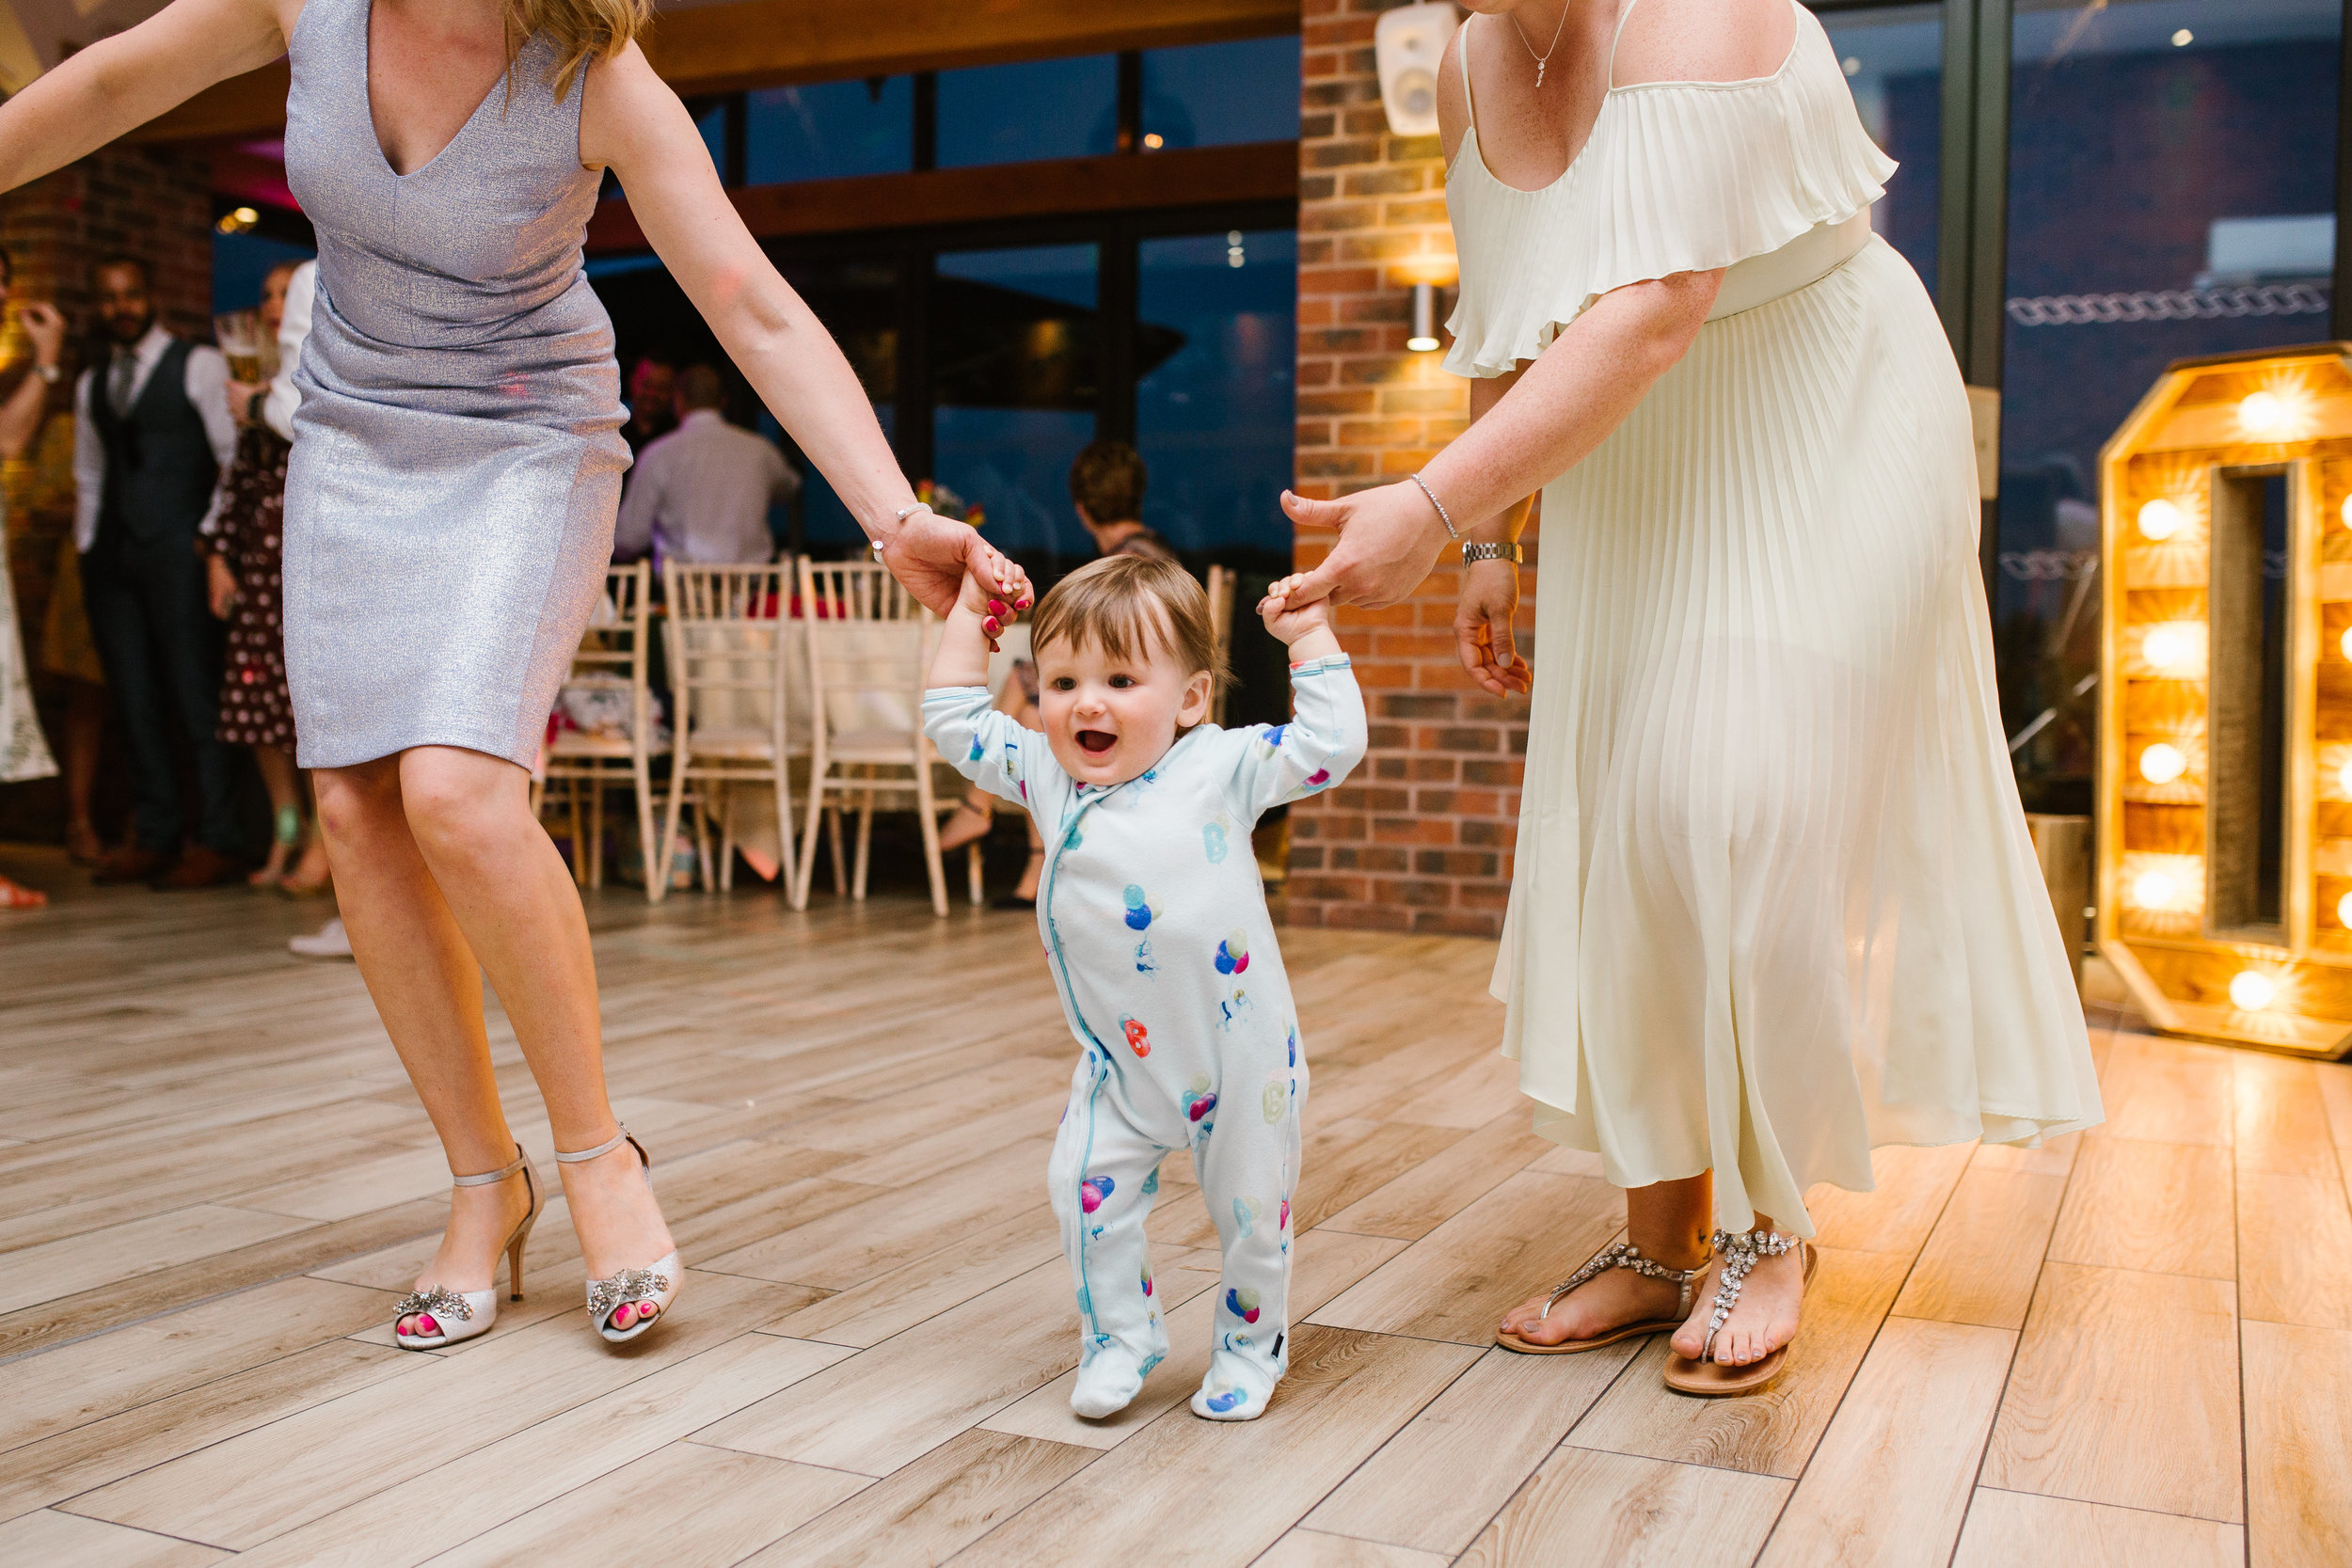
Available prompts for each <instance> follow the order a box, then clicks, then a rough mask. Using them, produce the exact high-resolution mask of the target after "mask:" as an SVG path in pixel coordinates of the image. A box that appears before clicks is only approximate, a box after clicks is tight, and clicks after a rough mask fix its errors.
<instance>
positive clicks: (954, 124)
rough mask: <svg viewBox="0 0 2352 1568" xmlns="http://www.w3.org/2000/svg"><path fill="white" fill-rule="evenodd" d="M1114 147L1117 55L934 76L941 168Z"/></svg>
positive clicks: (1029, 159)
mask: <svg viewBox="0 0 2352 1568" xmlns="http://www.w3.org/2000/svg"><path fill="white" fill-rule="evenodd" d="M1294 96H1295V93H1294ZM1118 146H1119V57H1118V56H1117V55H1084V56H1082V57H1080V58H1078V59H1074V60H1034V61H1030V62H1027V63H1025V64H1022V65H992V66H981V67H978V68H977V69H975V70H970V71H941V72H940V73H939V166H940V167H942V168H959V167H962V166H967V165H972V164H1019V163H1029V162H1032V161H1034V160H1036V159H1040V158H1081V157H1086V156H1089V155H1090V154H1094V153H1102V152H1110V151H1114V150H1117V148H1118Z"/></svg>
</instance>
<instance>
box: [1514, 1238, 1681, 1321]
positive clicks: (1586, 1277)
mask: <svg viewBox="0 0 2352 1568" xmlns="http://www.w3.org/2000/svg"><path fill="white" fill-rule="evenodd" d="M1705 1266H1706V1265H1704V1264H1701V1265H1700V1267H1701V1268H1704V1267H1705ZM1611 1269H1631V1270H1632V1271H1633V1272H1634V1273H1635V1274H1638V1275H1645V1276H1646V1277H1647V1278H1650V1279H1660V1280H1663V1281H1665V1282H1666V1283H1667V1284H1669V1285H1675V1286H1679V1287H1680V1288H1681V1292H1682V1293H1681V1297H1680V1302H1681V1305H1680V1306H1679V1307H1677V1316H1679V1315H1681V1314H1684V1313H1688V1312H1689V1311H1690V1309H1691V1281H1692V1280H1693V1279H1696V1278H1697V1277H1698V1275H1699V1271H1698V1269H1670V1268H1668V1267H1666V1265H1665V1264H1663V1263H1661V1262H1659V1261H1658V1260H1657V1259H1654V1258H1645V1257H1643V1256H1642V1249H1641V1248H1640V1247H1637V1246H1635V1245H1634V1244H1633V1243H1630V1242H1612V1243H1609V1244H1608V1245H1607V1246H1605V1247H1603V1248H1601V1249H1600V1250H1599V1251H1598V1252H1597V1253H1595V1254H1594V1255H1593V1256H1592V1257H1591V1258H1590V1259H1586V1261H1585V1263H1584V1266H1583V1267H1582V1268H1580V1269H1578V1270H1577V1271H1576V1272H1575V1273H1574V1274H1572V1275H1568V1277H1567V1278H1565V1279H1564V1280H1562V1281H1561V1282H1560V1283H1559V1285H1558V1286H1556V1287H1555V1288H1554V1289H1553V1290H1552V1292H1551V1294H1550V1295H1549V1296H1547V1297H1545V1298H1544V1311H1543V1315H1544V1316H1545V1317H1547V1318H1549V1317H1550V1316H1551V1309H1552V1308H1553V1307H1556V1306H1558V1305H1559V1303H1560V1298H1561V1297H1562V1296H1565V1295H1566V1294H1567V1293H1568V1292H1569V1291H1573V1290H1575V1289H1576V1288H1577V1287H1578V1286H1580V1285H1583V1284H1587V1283H1589V1282H1590V1281H1592V1280H1594V1279H1597V1278H1598V1277H1599V1276H1600V1275H1604V1274H1606V1273H1608V1272H1609V1271H1610V1270H1611Z"/></svg>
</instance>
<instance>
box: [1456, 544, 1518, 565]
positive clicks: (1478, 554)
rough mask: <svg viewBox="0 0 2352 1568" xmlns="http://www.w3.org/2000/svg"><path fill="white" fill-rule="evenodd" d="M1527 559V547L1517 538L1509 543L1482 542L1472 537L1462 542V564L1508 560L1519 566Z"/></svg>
mask: <svg viewBox="0 0 2352 1568" xmlns="http://www.w3.org/2000/svg"><path fill="white" fill-rule="evenodd" d="M1526 560H1527V550H1526V547H1525V546H1521V545H1520V544H1519V543H1518V541H1517V540H1514V541H1512V542H1511V543H1510V544H1507V545H1504V544H1481V543H1479V542H1478V541H1476V540H1470V539H1466V540H1464V541H1463V542H1462V564H1463V565H1465V566H1468V565H1471V564H1473V563H1474V562H1481V561H1507V562H1511V564H1512V565H1514V566H1518V565H1521V564H1523V563H1524V562H1526Z"/></svg>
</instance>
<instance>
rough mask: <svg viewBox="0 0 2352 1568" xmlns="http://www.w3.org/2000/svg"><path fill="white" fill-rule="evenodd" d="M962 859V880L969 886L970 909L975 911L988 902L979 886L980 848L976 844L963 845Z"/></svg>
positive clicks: (986, 896)
mask: <svg viewBox="0 0 2352 1568" xmlns="http://www.w3.org/2000/svg"><path fill="white" fill-rule="evenodd" d="M963 857H964V863H965V867H966V869H965V872H964V879H965V881H966V882H968V883H969V884H970V888H971V894H972V907H973V908H974V909H976V910H977V909H978V908H979V907H980V906H981V905H982V904H984V903H986V902H988V895H987V892H986V890H985V889H983V888H982V886H981V885H980V847H979V846H978V845H977V844H967V845H965V846H964V847H963Z"/></svg>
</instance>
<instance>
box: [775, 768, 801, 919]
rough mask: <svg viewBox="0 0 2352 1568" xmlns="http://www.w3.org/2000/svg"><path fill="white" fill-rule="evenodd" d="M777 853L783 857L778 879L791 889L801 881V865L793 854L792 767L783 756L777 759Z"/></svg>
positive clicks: (778, 868)
mask: <svg viewBox="0 0 2352 1568" xmlns="http://www.w3.org/2000/svg"><path fill="white" fill-rule="evenodd" d="M776 853H777V854H778V855H779V856H781V857H783V863H782V864H781V865H779V866H778V867H777V868H776V879H777V880H778V881H779V882H781V883H782V884H783V885H784V886H785V887H787V888H789V887H791V886H793V885H794V883H795V882H797V881H798V880H799V879H800V865H799V863H798V861H799V857H798V856H797V855H795V854H793V852H792V765H791V763H790V762H788V761H787V760H786V759H785V758H784V757H783V756H782V755H779V756H778V757H777V758H776Z"/></svg>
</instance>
